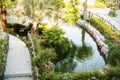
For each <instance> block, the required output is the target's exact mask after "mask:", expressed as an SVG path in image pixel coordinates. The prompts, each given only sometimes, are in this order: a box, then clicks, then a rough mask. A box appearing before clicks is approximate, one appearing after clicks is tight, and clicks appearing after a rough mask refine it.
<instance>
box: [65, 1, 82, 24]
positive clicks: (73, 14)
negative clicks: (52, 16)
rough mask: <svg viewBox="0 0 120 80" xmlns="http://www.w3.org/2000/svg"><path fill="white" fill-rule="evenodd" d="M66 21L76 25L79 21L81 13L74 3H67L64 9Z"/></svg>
mask: <svg viewBox="0 0 120 80" xmlns="http://www.w3.org/2000/svg"><path fill="white" fill-rule="evenodd" d="M63 15H64V20H65V21H66V22H67V23H69V24H75V23H76V21H77V20H78V19H79V17H80V16H79V11H78V9H77V8H76V7H75V6H74V5H73V4H72V3H66V4H65V8H64V14H63Z"/></svg>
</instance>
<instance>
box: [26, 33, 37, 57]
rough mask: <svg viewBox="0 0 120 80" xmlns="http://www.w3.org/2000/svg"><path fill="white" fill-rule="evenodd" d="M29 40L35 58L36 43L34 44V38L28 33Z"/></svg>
mask: <svg viewBox="0 0 120 80" xmlns="http://www.w3.org/2000/svg"><path fill="white" fill-rule="evenodd" d="M28 39H29V41H30V44H31V50H32V55H33V56H34V57H35V56H36V52H35V47H34V42H33V39H32V36H31V34H30V33H28Z"/></svg>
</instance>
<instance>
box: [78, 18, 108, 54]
mask: <svg viewBox="0 0 120 80" xmlns="http://www.w3.org/2000/svg"><path fill="white" fill-rule="evenodd" d="M77 24H78V25H79V26H81V27H82V28H84V29H86V30H87V31H88V33H90V34H91V36H92V37H93V38H94V40H95V42H96V44H97V45H98V48H99V49H100V51H101V52H102V53H103V54H104V55H107V53H108V51H109V47H108V45H107V44H105V43H104V40H105V39H104V36H103V35H102V34H101V33H100V32H99V31H98V30H97V29H96V28H94V27H93V26H91V25H90V24H89V23H87V22H86V21H84V20H78V22H77Z"/></svg>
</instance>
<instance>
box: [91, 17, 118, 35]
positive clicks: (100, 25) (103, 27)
mask: <svg viewBox="0 0 120 80" xmlns="http://www.w3.org/2000/svg"><path fill="white" fill-rule="evenodd" d="M90 23H91V24H92V25H93V26H94V27H96V28H97V29H98V30H99V31H100V32H101V33H102V34H104V35H106V36H107V35H109V36H111V35H114V36H118V34H117V32H115V31H114V30H112V29H111V27H110V26H109V25H107V24H106V23H104V22H103V21H101V20H100V19H98V18H96V17H92V18H90Z"/></svg>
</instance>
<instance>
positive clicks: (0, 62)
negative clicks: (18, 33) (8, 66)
mask: <svg viewBox="0 0 120 80" xmlns="http://www.w3.org/2000/svg"><path fill="white" fill-rule="evenodd" d="M4 42H5V41H4V40H1V39H0V77H1V76H2V77H3V73H4V68H5V50H4V48H5V46H4V44H5V43H4Z"/></svg>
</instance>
